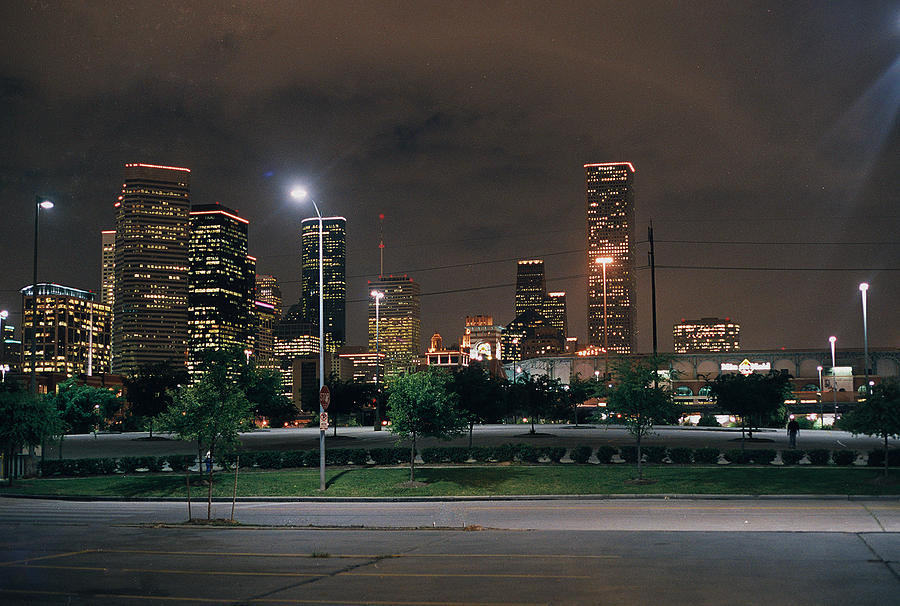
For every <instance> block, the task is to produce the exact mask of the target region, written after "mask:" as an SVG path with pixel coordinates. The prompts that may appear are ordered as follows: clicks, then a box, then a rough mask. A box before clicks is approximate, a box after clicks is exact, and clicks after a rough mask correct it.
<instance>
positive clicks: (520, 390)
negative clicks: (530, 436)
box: [506, 373, 566, 433]
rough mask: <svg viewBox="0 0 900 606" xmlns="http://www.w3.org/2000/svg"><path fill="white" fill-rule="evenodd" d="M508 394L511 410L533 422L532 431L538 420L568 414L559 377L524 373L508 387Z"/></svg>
mask: <svg viewBox="0 0 900 606" xmlns="http://www.w3.org/2000/svg"><path fill="white" fill-rule="evenodd" d="M506 394H507V406H508V407H509V410H510V411H511V412H514V413H516V414H518V415H521V416H523V417H525V418H527V419H528V420H529V421H530V422H531V433H534V432H535V429H534V424H535V421H536V420H539V419H546V418H560V417H562V416H564V415H565V414H566V411H565V410H564V409H565V407H566V400H565V398H564V396H563V389H562V385H561V384H560V381H559V379H551V378H550V377H548V376H547V375H530V374H528V373H522V374H520V375H519V376H518V377H516V380H515V381H513V382H512V383H511V384H510V385H509V386H508V387H507V391H506Z"/></svg>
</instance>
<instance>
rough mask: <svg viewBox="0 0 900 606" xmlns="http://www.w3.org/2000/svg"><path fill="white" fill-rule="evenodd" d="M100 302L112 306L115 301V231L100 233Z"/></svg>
mask: <svg viewBox="0 0 900 606" xmlns="http://www.w3.org/2000/svg"><path fill="white" fill-rule="evenodd" d="M100 245H101V247H102V252H101V255H100V302H101V303H105V304H106V305H109V306H110V307H112V306H113V302H114V301H115V300H116V291H115V288H116V230H114V229H109V230H104V231H102V232H100Z"/></svg>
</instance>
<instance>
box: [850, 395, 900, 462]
mask: <svg viewBox="0 0 900 606" xmlns="http://www.w3.org/2000/svg"><path fill="white" fill-rule="evenodd" d="M841 427H842V428H844V429H846V430H847V431H850V432H852V433H854V434H865V435H868V436H878V437H880V438H882V440H883V441H884V474H885V475H887V472H888V439H890V438H898V437H900V384H898V383H897V381H896V380H891V381H884V382H883V383H879V384H878V385H876V386H875V387H874V388H873V389H872V394H871V395H870V396H869V397H867V398H866V400H865V401H864V402H861V403H860V404H858V405H857V406H856V408H854V409H853V410H852V411H851V412H849V413H848V414H846V415H844V418H843V419H841Z"/></svg>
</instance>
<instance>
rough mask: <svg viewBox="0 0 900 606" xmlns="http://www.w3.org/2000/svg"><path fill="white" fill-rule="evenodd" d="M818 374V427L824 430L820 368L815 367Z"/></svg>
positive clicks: (823, 405)
mask: <svg viewBox="0 0 900 606" xmlns="http://www.w3.org/2000/svg"><path fill="white" fill-rule="evenodd" d="M816 371H818V373H819V426H820V427H821V428H822V429H825V404H824V403H823V402H822V367H821V366H816Z"/></svg>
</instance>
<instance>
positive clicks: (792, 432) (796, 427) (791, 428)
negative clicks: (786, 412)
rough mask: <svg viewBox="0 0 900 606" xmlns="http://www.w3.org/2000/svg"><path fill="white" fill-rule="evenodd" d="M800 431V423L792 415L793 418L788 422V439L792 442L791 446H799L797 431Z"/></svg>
mask: <svg viewBox="0 0 900 606" xmlns="http://www.w3.org/2000/svg"><path fill="white" fill-rule="evenodd" d="M799 431H800V423H798V422H797V419H795V418H794V417H793V415H791V420H790V422H788V424H787V432H788V439H789V440H790V442H791V448H797V433H798V432H799Z"/></svg>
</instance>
